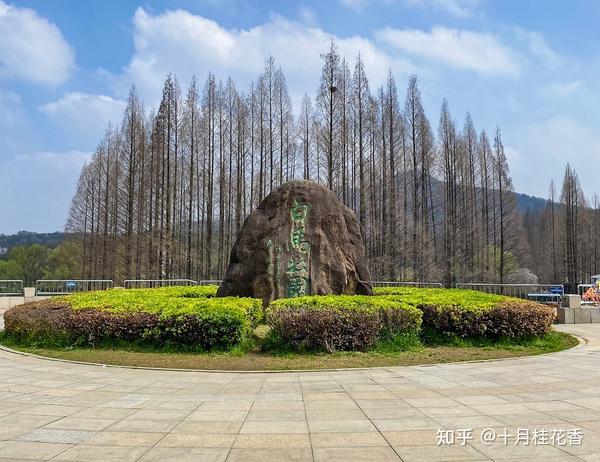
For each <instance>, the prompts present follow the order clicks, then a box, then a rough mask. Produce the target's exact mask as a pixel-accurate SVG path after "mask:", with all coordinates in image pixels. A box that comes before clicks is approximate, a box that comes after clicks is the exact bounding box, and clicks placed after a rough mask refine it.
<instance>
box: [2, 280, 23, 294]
mask: <svg viewBox="0 0 600 462" xmlns="http://www.w3.org/2000/svg"><path fill="white" fill-rule="evenodd" d="M21 295H23V281H21V280H20V279H2V280H0V297H19V296H21Z"/></svg>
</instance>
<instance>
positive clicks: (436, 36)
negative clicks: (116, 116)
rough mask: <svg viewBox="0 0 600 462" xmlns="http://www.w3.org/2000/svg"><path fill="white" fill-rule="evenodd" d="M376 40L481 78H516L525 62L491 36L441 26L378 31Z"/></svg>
mask: <svg viewBox="0 0 600 462" xmlns="http://www.w3.org/2000/svg"><path fill="white" fill-rule="evenodd" d="M376 37H377V38H378V39H379V40H381V41H382V42H385V43H387V44H389V45H390V46H392V47H393V48H395V49H397V50H402V51H405V52H408V53H411V54H413V55H416V56H420V57H424V58H426V59H429V60H432V61H439V62H442V63H445V64H447V65H449V66H451V67H454V68H457V69H469V70H473V71H476V72H479V73H482V74H496V75H507V76H512V77H517V76H518V75H519V74H520V73H521V69H522V63H523V60H524V58H523V57H522V56H521V55H519V54H518V53H516V52H514V51H513V50H511V49H510V48H508V47H506V46H504V45H503V44H501V43H500V41H499V40H498V38H496V37H495V36H494V35H492V34H488V33H480V32H471V31H467V30H459V29H450V28H447V27H442V26H438V27H434V28H433V29H431V32H424V31H421V30H417V29H393V28H389V27H388V28H385V29H382V30H380V31H378V32H377V33H376Z"/></svg>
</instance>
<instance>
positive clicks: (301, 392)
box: [298, 374, 315, 461]
mask: <svg viewBox="0 0 600 462" xmlns="http://www.w3.org/2000/svg"><path fill="white" fill-rule="evenodd" d="M298 382H299V383H300V394H301V396H302V408H303V409H304V419H305V420H306V428H307V429H308V442H309V444H310V456H311V457H312V460H313V461H314V460H315V448H314V447H313V441H312V432H311V431H310V427H309V426H308V413H307V412H306V400H305V399H304V386H303V383H302V380H300V374H298Z"/></svg>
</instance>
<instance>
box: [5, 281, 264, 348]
mask: <svg viewBox="0 0 600 462" xmlns="http://www.w3.org/2000/svg"><path fill="white" fill-rule="evenodd" d="M198 289H201V290H198ZM203 293H209V292H208V291H207V289H205V288H201V287H189V288H188V287H169V288H160V289H131V290H123V289H111V290H107V291H102V292H86V293H78V294H73V295H69V296H65V297H60V298H55V299H49V300H43V301H40V302H34V303H29V304H26V305H21V306H18V307H15V308H13V309H11V310H9V311H7V312H6V313H5V329H6V332H7V333H8V334H9V335H11V336H13V337H16V338H24V337H27V338H28V339H29V340H33V339H37V340H38V341H40V342H42V343H43V342H47V343H48V342H49V343H66V344H69V343H80V344H83V345H88V346H97V345H99V344H103V343H110V342H114V341H119V342H121V341H122V342H136V343H144V344H151V345H155V346H165V345H169V346H175V347H179V346H184V347H187V348H194V349H202V350H210V349H229V348H232V347H235V346H237V345H239V344H241V343H243V342H245V341H246V340H248V339H249V338H250V336H251V334H252V330H253V328H254V327H255V326H256V325H257V324H258V322H259V321H260V318H261V315H262V305H261V301H260V300H258V299H250V298H236V297H222V298H206V297H202V294H203Z"/></svg>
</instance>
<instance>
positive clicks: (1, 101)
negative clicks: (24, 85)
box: [0, 90, 24, 130]
mask: <svg viewBox="0 0 600 462" xmlns="http://www.w3.org/2000/svg"><path fill="white" fill-rule="evenodd" d="M23 118H24V115H23V106H22V101H21V96H20V95H19V94H18V93H16V92H14V91H11V90H7V91H3V90H0V127H1V128H0V130H5V129H13V128H14V127H15V126H17V125H19V123H21V122H22V121H23Z"/></svg>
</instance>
